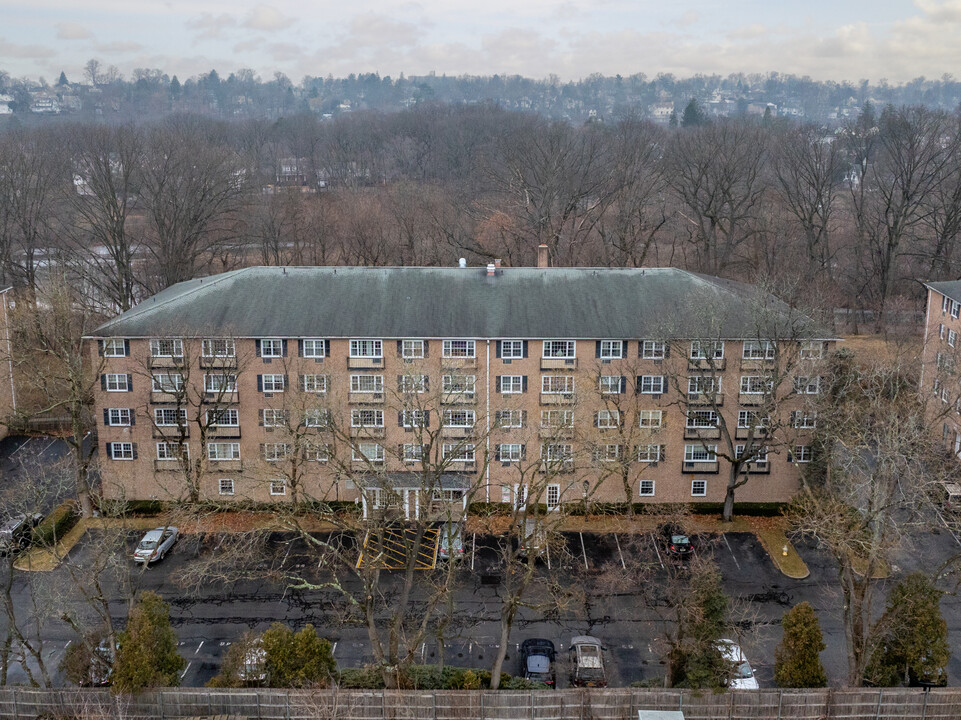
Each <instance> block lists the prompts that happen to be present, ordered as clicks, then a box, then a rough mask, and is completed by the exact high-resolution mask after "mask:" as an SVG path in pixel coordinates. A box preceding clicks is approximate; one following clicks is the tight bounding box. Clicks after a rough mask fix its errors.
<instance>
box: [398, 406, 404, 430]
mask: <svg viewBox="0 0 961 720" xmlns="http://www.w3.org/2000/svg"><path fill="white" fill-rule="evenodd" d="M397 427H404V411H403V410H398V411H397Z"/></svg>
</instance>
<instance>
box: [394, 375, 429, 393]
mask: <svg viewBox="0 0 961 720" xmlns="http://www.w3.org/2000/svg"><path fill="white" fill-rule="evenodd" d="M400 391H401V392H402V393H404V394H406V395H415V394H416V395H422V394H423V393H425V392H427V376H426V375H412V374H409V373H408V374H406V375H401V376H400Z"/></svg>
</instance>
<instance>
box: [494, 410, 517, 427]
mask: <svg viewBox="0 0 961 720" xmlns="http://www.w3.org/2000/svg"><path fill="white" fill-rule="evenodd" d="M498 413H499V415H498V418H499V419H498V421H497V427H499V428H502V429H506V428H522V427H524V411H523V410H499V411H498Z"/></svg>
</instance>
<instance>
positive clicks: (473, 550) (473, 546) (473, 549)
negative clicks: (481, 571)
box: [470, 533, 477, 572]
mask: <svg viewBox="0 0 961 720" xmlns="http://www.w3.org/2000/svg"><path fill="white" fill-rule="evenodd" d="M470 546H471V547H470V571H471V572H474V558H475V557H477V533H474V534H473V535H472V536H471V541H470Z"/></svg>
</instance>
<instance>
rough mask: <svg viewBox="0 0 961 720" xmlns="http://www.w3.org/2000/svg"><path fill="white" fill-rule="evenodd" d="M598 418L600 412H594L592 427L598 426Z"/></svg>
mask: <svg viewBox="0 0 961 720" xmlns="http://www.w3.org/2000/svg"><path fill="white" fill-rule="evenodd" d="M599 420H600V413H594V427H600V426H599V425H598V421H599Z"/></svg>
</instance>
